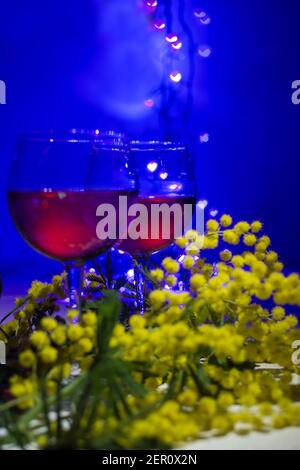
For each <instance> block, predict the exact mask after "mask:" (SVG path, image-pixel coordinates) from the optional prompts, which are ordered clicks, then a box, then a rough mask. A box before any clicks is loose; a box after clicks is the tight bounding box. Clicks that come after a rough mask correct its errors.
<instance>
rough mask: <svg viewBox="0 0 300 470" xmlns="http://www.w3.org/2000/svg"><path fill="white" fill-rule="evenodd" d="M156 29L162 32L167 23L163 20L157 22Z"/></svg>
mask: <svg viewBox="0 0 300 470" xmlns="http://www.w3.org/2000/svg"><path fill="white" fill-rule="evenodd" d="M154 27H155V28H156V29H159V30H162V29H165V27H166V23H165V22H164V21H163V20H156V22H155V23H154Z"/></svg>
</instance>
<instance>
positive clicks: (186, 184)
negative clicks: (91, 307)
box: [119, 141, 196, 313]
mask: <svg viewBox="0 0 300 470" xmlns="http://www.w3.org/2000/svg"><path fill="white" fill-rule="evenodd" d="M131 152H132V155H133V158H134V164H135V168H136V172H137V177H138V182H139V192H138V195H137V197H136V203H138V204H142V205H143V206H144V207H145V208H146V209H147V214H148V215H147V219H146V220H144V222H145V226H147V232H148V235H147V236H145V237H140V238H138V239H131V238H130V234H129V237H128V238H127V239H126V240H124V241H122V243H121V244H120V246H119V248H120V249H121V250H123V251H126V252H127V253H129V254H130V255H131V256H132V257H133V259H134V260H135V270H134V271H135V275H134V276H135V286H136V303H137V308H138V310H139V311H140V312H141V313H143V312H144V310H145V289H146V282H145V277H144V275H143V273H142V271H143V266H144V265H145V264H147V261H148V260H149V257H150V255H151V254H152V253H155V252H157V251H159V250H162V249H163V248H166V247H168V246H169V245H171V244H172V243H173V242H174V240H175V238H176V234H177V233H181V232H183V230H184V226H185V223H186V220H184V215H185V208H186V207H187V206H189V208H191V210H192V208H193V207H194V204H195V201H196V199H195V182H194V174H193V169H192V168H193V167H192V162H191V158H190V155H189V152H188V148H187V146H185V145H182V144H177V143H173V142H158V141H147V142H142V141H133V142H131ZM174 205H176V206H177V212H176V210H175V207H174ZM154 206H156V208H158V206H160V208H161V209H162V210H161V211H160V212H159V216H158V217H153V212H152V208H153V207H154ZM173 209H174V210H173ZM156 213H157V211H156ZM190 213H191V211H190ZM164 214H165V216H166V217H165V216H164ZM176 214H177V216H176ZM178 214H179V215H178ZM144 228H145V227H144ZM165 229H166V230H165Z"/></svg>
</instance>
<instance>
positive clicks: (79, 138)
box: [18, 128, 129, 145]
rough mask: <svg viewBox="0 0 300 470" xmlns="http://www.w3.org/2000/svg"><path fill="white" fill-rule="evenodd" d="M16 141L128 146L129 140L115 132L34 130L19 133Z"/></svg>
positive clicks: (75, 129)
mask: <svg viewBox="0 0 300 470" xmlns="http://www.w3.org/2000/svg"><path fill="white" fill-rule="evenodd" d="M18 141H19V142H20V141H21V142H22V141H29V142H49V143H53V142H96V143H100V144H101V143H102V142H103V144H107V143H109V141H112V143H113V144H119V145H128V144H129V139H128V138H127V137H126V135H125V134H123V133H121V132H116V131H100V130H99V129H77V128H74V129H68V130H54V129H49V130H46V131H44V130H34V131H30V132H24V133H21V134H20V135H19V136H18Z"/></svg>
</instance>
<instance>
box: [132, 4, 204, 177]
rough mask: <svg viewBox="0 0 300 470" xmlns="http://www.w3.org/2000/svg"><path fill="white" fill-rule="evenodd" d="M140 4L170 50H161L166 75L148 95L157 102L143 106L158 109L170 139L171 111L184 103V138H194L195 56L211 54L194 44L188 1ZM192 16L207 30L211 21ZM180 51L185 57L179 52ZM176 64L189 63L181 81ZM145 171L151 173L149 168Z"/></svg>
mask: <svg viewBox="0 0 300 470" xmlns="http://www.w3.org/2000/svg"><path fill="white" fill-rule="evenodd" d="M140 1H141V2H143V3H142V4H143V5H144V9H145V10H146V11H147V13H150V15H152V18H151V19H150V22H151V24H152V28H153V29H154V30H156V31H163V32H164V31H166V33H164V35H163V39H162V41H164V40H165V41H166V42H167V43H168V44H170V46H171V47H170V49H166V48H165V49H163V52H162V56H161V60H162V61H163V64H162V66H163V67H162V69H163V73H166V75H163V77H162V79H161V84H160V86H159V88H158V89H156V90H155V91H153V90H152V91H151V93H149V94H150V96H151V95H152V96H155V97H156V96H158V98H157V99H155V102H154V100H153V99H152V98H146V99H145V101H144V106H145V107H146V108H148V109H152V108H154V107H155V108H156V109H157V111H158V113H159V117H160V119H161V124H162V126H163V131H164V133H165V135H166V137H167V138H172V131H173V124H172V120H173V117H174V112H172V111H174V109H175V106H176V105H177V103H178V100H179V99H180V100H181V99H182V97H183V99H184V100H185V103H184V107H183V109H182V112H181V119H182V123H183V126H184V128H185V130H186V133H187V136H188V135H189V136H190V137H191V138H193V136H194V131H192V130H191V128H190V126H191V115H192V110H193V101H194V96H193V93H194V81H195V77H196V67H197V63H196V58H197V56H198V57H201V58H203V59H207V58H208V57H210V55H211V54H212V49H211V48H210V47H209V46H207V45H205V44H200V45H199V44H197V42H196V41H195V37H194V31H193V28H192V27H191V26H190V24H189V22H188V19H187V11H186V10H187V6H188V1H187V0H179V2H175V1H174V0H164V1H159V0H140ZM175 3H176V4H175ZM177 6H178V8H177ZM193 15H194V18H195V19H196V21H197V23H198V24H200V25H204V26H206V25H209V24H210V23H211V17H210V16H209V15H208V14H207V12H206V11H204V10H202V9H199V8H198V9H195V10H193ZM174 25H176V30H175V31H174V29H173V28H174ZM183 48H184V54H183V53H182V52H180V51H181V50H182V49H183ZM175 60H176V61H177V60H181V61H184V60H187V61H188V67H187V70H185V69H184V70H185V72H184V81H183V75H182V74H183V72H182V71H179V70H178V69H177V67H176V65H175V63H174V61H175ZM173 67H174V68H173ZM180 68H181V67H180ZM180 82H182V84H181V86H180V87H175V86H172V84H178V83H180ZM177 90H180V98H179V94H178V95H177V93H179V91H177ZM177 96H178V99H177ZM209 140H210V136H209V134H208V133H207V132H205V133H202V134H201V135H200V136H199V141H200V143H201V144H204V143H207V142H209ZM151 163H153V162H150V164H151ZM156 169H157V168H155V170H154V171H156ZM148 170H149V171H151V166H150V169H148ZM160 176H161V177H162V179H164V177H165V178H166V177H167V176H168V175H167V176H165V173H164V172H162V173H161V174H160Z"/></svg>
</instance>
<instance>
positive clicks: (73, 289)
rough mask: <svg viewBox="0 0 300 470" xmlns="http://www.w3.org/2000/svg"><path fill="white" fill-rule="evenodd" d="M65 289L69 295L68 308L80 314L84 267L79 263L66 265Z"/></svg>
mask: <svg viewBox="0 0 300 470" xmlns="http://www.w3.org/2000/svg"><path fill="white" fill-rule="evenodd" d="M65 270H66V273H67V288H68V295H69V305H68V307H69V308H70V309H72V310H78V311H79V313H80V314H81V292H82V287H83V272H84V265H83V264H79V263H66V264H65Z"/></svg>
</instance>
